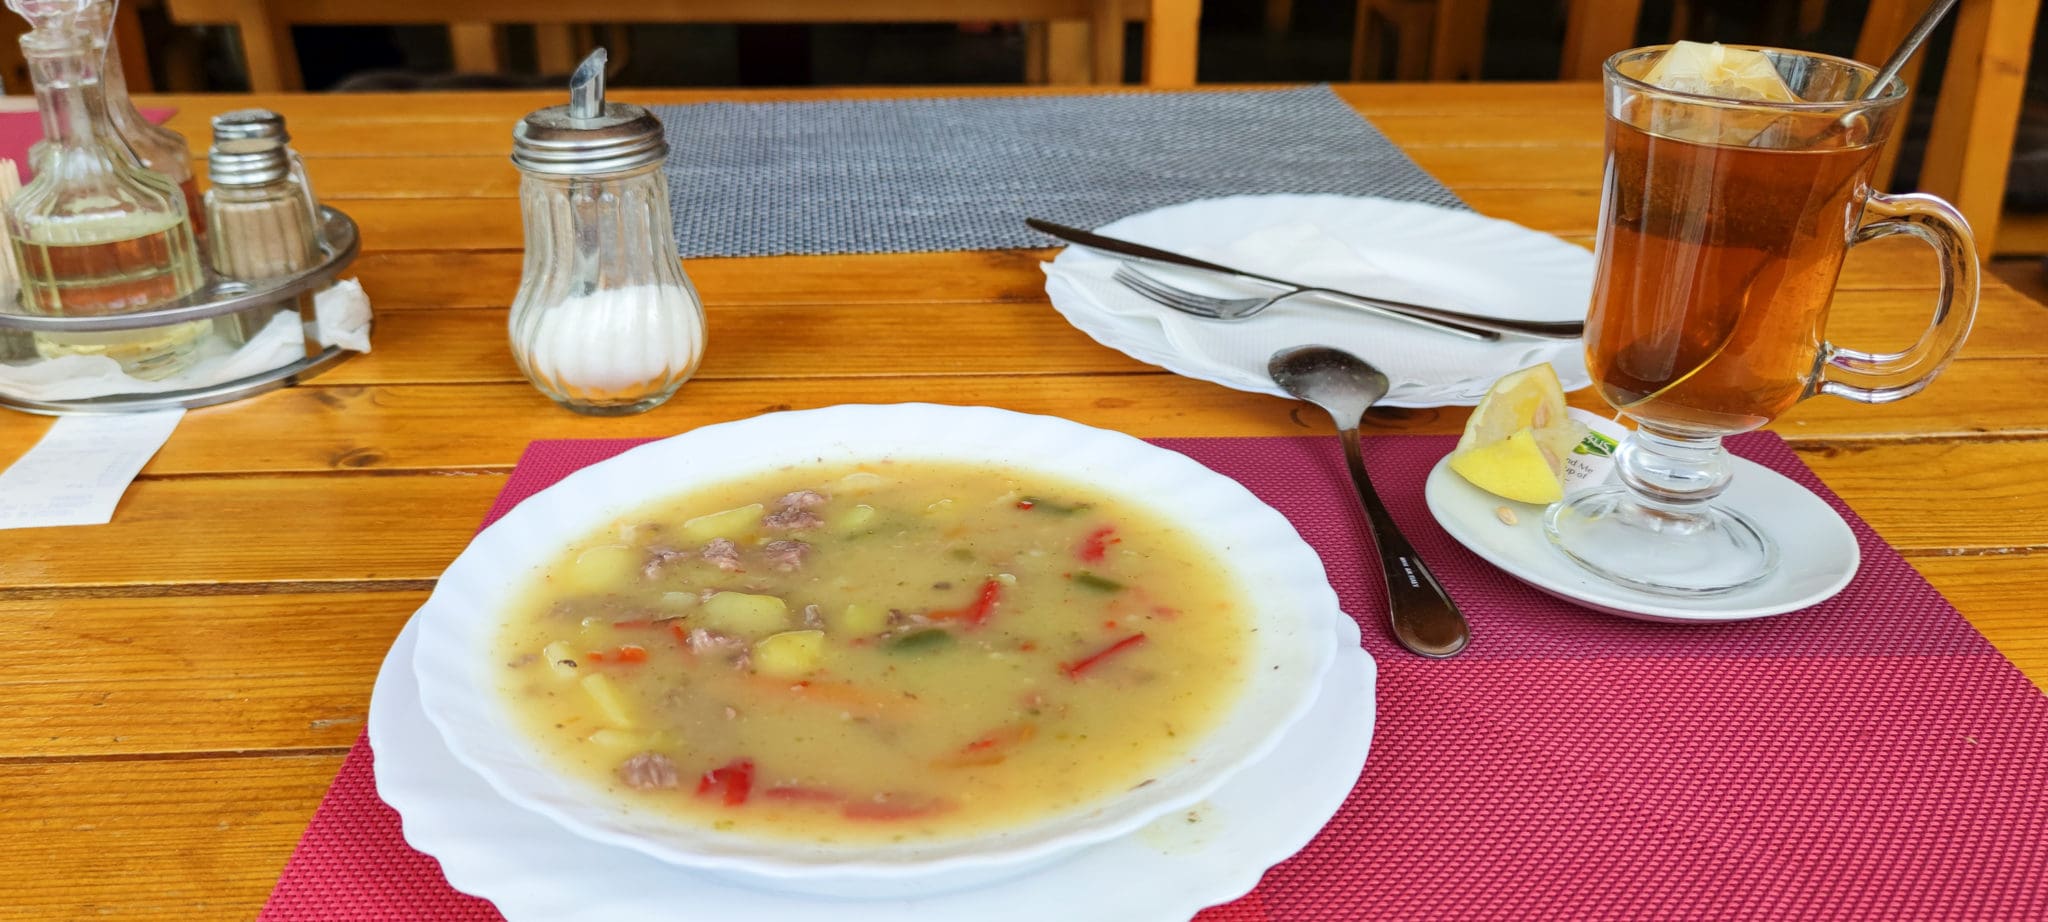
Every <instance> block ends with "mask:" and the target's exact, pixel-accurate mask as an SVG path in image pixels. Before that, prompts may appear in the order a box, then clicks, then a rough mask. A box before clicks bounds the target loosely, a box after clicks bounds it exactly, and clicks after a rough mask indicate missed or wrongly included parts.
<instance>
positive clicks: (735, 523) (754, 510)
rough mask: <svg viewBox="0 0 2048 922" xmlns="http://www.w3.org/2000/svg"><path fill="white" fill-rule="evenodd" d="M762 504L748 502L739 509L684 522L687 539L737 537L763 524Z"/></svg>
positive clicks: (685, 537) (684, 536)
mask: <svg viewBox="0 0 2048 922" xmlns="http://www.w3.org/2000/svg"><path fill="white" fill-rule="evenodd" d="M761 508H762V507H761V504H760V503H748V504H746V505H744V506H741V507H739V508H738V509H727V510H725V511H724V512H713V513H711V514H709V515H700V516H698V517H696V518H694V519H690V520H688V521H686V522H684V523H683V527H682V535H683V538H684V539H685V540H688V541H694V542H698V543H702V542H706V541H710V540H711V539H713V538H737V537H740V536H741V535H744V534H746V533H748V532H750V531H753V530H754V529H756V528H758V527H760V525H761Z"/></svg>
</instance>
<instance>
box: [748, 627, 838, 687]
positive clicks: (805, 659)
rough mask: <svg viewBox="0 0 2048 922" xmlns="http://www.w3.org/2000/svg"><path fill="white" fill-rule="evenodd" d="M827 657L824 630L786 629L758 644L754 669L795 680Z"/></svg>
mask: <svg viewBox="0 0 2048 922" xmlns="http://www.w3.org/2000/svg"><path fill="white" fill-rule="evenodd" d="M824 657H825V632H824V631H783V632H782V633H780V634H776V635H774V636H772V637H767V638H763V639H762V640H761V642H760V643H757V644H755V645H754V672H756V673H758V674H760V675H764V676H768V677H770V678H776V679H794V678H796V677H798V676H802V675H805V674H808V673H810V672H813V671H816V670H817V668H818V663H819V662H820V661H822V660H823V659H824Z"/></svg>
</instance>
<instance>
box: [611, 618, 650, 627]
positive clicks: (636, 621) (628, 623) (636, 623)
mask: <svg viewBox="0 0 2048 922" xmlns="http://www.w3.org/2000/svg"><path fill="white" fill-rule="evenodd" d="M653 626H654V622H652V621H649V620H647V619H646V618H631V619H628V620H625V621H614V622H612V627H616V628H643V627H653Z"/></svg>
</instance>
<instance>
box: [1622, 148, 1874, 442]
mask: <svg viewBox="0 0 2048 922" xmlns="http://www.w3.org/2000/svg"><path fill="white" fill-rule="evenodd" d="M1607 131H1608V138H1607V143H1608V150H1609V151H1610V158H1611V159H1610V161H1609V163H1608V169H1607V188H1606V190H1605V194H1604V196H1603V200H1602V203H1601V207H1602V208H1603V209H1605V211H1606V214H1605V216H1604V221H1603V223H1602V225H1601V226H1602V234H1601V238H1600V252H1599V257H1598V268H1597V269H1596V270H1595V276H1594V289H1593V304H1592V310H1591V312H1590V313H1589V314H1588V316H1587V318H1586V343H1587V349H1586V361H1587V365H1588V367H1589V368H1590V370H1591V371H1592V374H1593V380H1594V382H1595V384H1597V385H1598V386H1599V387H1600V389H1601V396H1602V397H1604V398H1605V399H1606V400H1607V401H1608V402H1609V403H1611V404H1612V405H1614V406H1615V407H1616V408H1617V409H1620V410H1622V411H1623V412H1625V413H1627V414H1628V415H1630V416H1632V417H1635V418H1636V419H1638V420H1642V421H1645V422H1649V423H1652V424H1656V425H1659V426H1661V427H1662V428H1665V429H1668V430H1672V431H1674V432H1680V433H1689V434H1699V435H1708V434H1726V433H1735V432H1743V431H1747V430H1750V429H1755V428H1757V427H1759V426H1762V425H1763V424H1765V423H1767V422H1769V421H1770V420H1771V419H1773V418H1775V417H1776V416H1777V415H1778V414H1780V413H1783V412H1784V411H1785V410H1787V409H1789V408H1791V406H1792V404H1794V403H1796V402H1798V400H1799V399H1800V398H1801V397H1802V396H1804V395H1805V393H1806V389H1807V387H1808V381H1810V380H1811V379H1813V378H1814V375H1815V366H1816V363H1817V362H1818V361H1819V354H1820V346H1821V334H1822V331H1823V329H1824V328H1825V327H1826V325H1827V313H1828V304H1829V301H1830V300H1831V299H1832V297H1833V294H1834V287H1835V278H1836V276H1837V275H1838V274H1839V273H1840V271H1841V267H1842V259H1843V256H1844V255H1845V254H1846V253H1847V250H1848V244H1849V240H1850V237H1851V235H1853V234H1854V232H1855V229H1856V225H1857V221H1858V218H1859V217H1860V215H1861V212H1862V209H1863V200H1864V197H1865V195H1866V193H1867V182H1868V180H1869V176H1870V171H1871V168H1872V165H1873V164H1874V162H1875V160H1876V157H1877V152H1878V147H1877V146H1876V145H1872V144H1867V143H1864V144H1855V143H1853V142H1855V141H1860V140H1864V139H1863V138H1855V137H1842V138H1839V139H1837V140H1839V142H1840V146H1835V147H1826V146H1820V147H1817V148H1809V149H1803V150H1781V149H1771V148H1765V147H1734V146H1726V145H1719V144H1705V143H1695V142H1691V141H1681V140H1676V139H1673V138H1669V137H1664V136H1660V135H1656V134H1652V133H1649V132H1647V131H1644V130H1642V129H1641V128H1638V127H1636V126H1635V125H1632V124H1629V123H1628V122H1627V121H1624V120H1622V119H1617V118H1610V119H1609V120H1608V122H1607Z"/></svg>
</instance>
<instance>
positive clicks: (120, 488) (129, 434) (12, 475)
mask: <svg viewBox="0 0 2048 922" xmlns="http://www.w3.org/2000/svg"><path fill="white" fill-rule="evenodd" d="M184 417H185V411H184V410H161V411H158V412H153V413H116V414H109V415H106V416H65V417H60V418H59V419H58V420H57V422H56V423H55V424H54V425H52V426H50V431H49V432H48V433H45V434H44V435H43V440H42V441H40V442H37V443H36V445H35V447H34V448H31V449H29V450H28V454H25V455H22V456H21V460H19V461H16V462H14V465H13V466H12V467H9V468H8V469H7V470H6V471H4V472H0V528H47V527H50V526H53V525H104V524H106V523H108V522H110V521H113V518H114V507H115V506H116V505H118V504H119V503H120V502H121V494H122V493H125V492H127V490H128V484H129V483H130V482H132V481H134V480H135V475H136V474H138V473H141V471H142V466H143V465H145V464H148V463H149V459H150V457H151V456H153V455H155V454H156V451H157V449H159V448H162V447H163V445H164V441H165V440H167V439H169V438H170V437H171V431H172V430H174V429H176V428H178V420H180V419H183V418H184Z"/></svg>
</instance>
